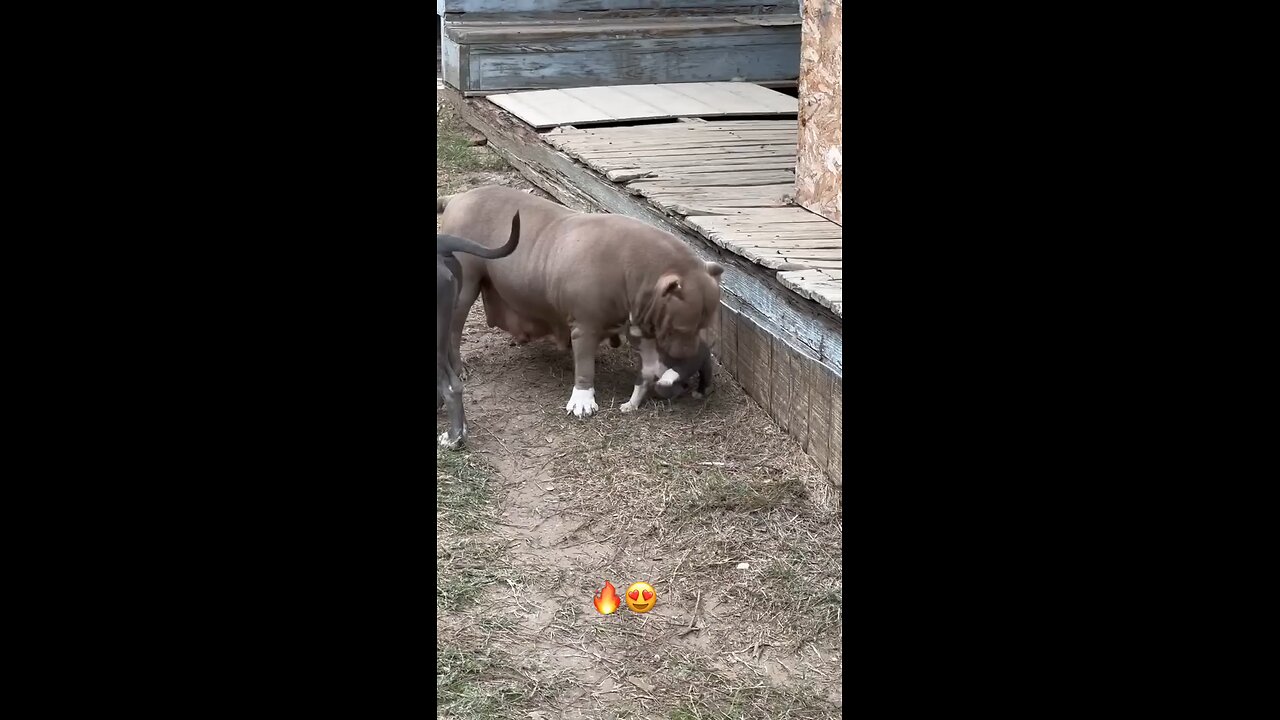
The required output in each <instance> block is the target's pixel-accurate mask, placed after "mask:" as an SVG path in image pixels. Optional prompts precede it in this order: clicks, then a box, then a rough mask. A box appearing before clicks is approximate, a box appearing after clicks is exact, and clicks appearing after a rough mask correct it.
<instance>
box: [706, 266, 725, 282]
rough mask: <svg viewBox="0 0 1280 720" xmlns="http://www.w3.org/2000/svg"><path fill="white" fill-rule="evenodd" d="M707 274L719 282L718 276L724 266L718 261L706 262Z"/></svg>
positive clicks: (721, 273) (722, 271) (722, 272)
mask: <svg viewBox="0 0 1280 720" xmlns="http://www.w3.org/2000/svg"><path fill="white" fill-rule="evenodd" d="M707 274H709V275H710V276H711V277H713V278H715V281H716V282H720V276H721V275H723V274H724V266H723V265H721V264H720V263H716V262H709V263H707Z"/></svg>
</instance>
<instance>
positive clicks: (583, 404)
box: [564, 325, 601, 417]
mask: <svg viewBox="0 0 1280 720" xmlns="http://www.w3.org/2000/svg"><path fill="white" fill-rule="evenodd" d="M569 336H570V338H571V340H572V342H573V374H574V379H573V394H572V395H570V396H569V403H568V404H567V405H565V406H564V409H565V410H566V411H568V412H571V413H573V414H574V415H575V416H576V417H582V416H584V415H591V414H592V413H594V412H595V411H597V410H599V409H600V406H599V405H596V387H595V381H596V348H597V347H598V346H599V345H600V337H601V336H600V333H598V332H593V331H591V330H588V329H586V328H583V327H579V326H576V325H575V326H574V328H573V332H571V333H570V335H569Z"/></svg>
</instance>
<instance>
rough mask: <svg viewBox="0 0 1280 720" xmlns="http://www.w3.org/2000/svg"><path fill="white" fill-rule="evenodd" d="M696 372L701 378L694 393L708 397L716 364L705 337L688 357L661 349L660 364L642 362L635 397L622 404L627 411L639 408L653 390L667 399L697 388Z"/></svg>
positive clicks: (637, 376) (659, 354) (697, 395)
mask: <svg viewBox="0 0 1280 720" xmlns="http://www.w3.org/2000/svg"><path fill="white" fill-rule="evenodd" d="M694 376H697V378H698V382H697V388H696V389H694V390H693V397H695V398H703V397H706V396H707V395H708V394H710V393H711V389H712V388H711V384H712V365H711V348H710V346H708V345H707V342H706V341H705V340H701V341H700V342H699V344H698V351H697V352H696V353H694V354H693V355H691V356H689V357H687V358H683V359H675V358H672V357H671V356H670V355H667V354H665V353H662V352H659V353H658V363H657V364H656V365H652V364H651V365H645V364H643V363H642V364H641V366H640V372H639V373H638V374H637V375H636V384H635V388H634V389H632V391H631V399H630V400H628V401H627V402H625V403H623V404H622V407H621V410H622V412H624V413H625V412H633V411H635V410H638V409H639V408H640V404H641V403H643V402H644V400H645V398H646V397H647V396H648V395H649V391H650V390H652V391H654V392H655V393H656V394H657V395H658V397H661V398H662V399H664V400H674V399H675V398H678V397H680V396H681V395H683V394H685V393H686V392H688V391H689V390H690V389H691V388H694Z"/></svg>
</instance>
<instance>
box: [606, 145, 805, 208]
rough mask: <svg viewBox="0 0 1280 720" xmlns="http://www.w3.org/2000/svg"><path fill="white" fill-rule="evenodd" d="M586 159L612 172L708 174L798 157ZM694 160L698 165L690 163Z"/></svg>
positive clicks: (779, 165)
mask: <svg viewBox="0 0 1280 720" xmlns="http://www.w3.org/2000/svg"><path fill="white" fill-rule="evenodd" d="M586 162H587V164H588V165H590V166H591V167H593V168H595V169H596V170H600V171H602V172H611V171H614V170H628V171H630V170H647V171H650V172H653V171H660V172H667V173H704V172H724V171H726V170H729V171H735V172H736V171H738V170H742V169H745V168H754V169H759V170H777V169H790V168H793V167H795V159H794V158H788V157H778V156H761V157H752V156H749V155H748V156H738V157H728V158H719V157H712V158H707V159H705V160H678V159H674V158H673V159H670V160H668V161H667V162H661V161H660V159H659V160H657V161H655V162H641V161H640V160H639V159H638V158H627V159H626V160H622V161H611V160H598V159H594V158H593V159H589V160H587V161H586ZM691 162H692V163H694V164H692V165H690V164H687V163H691ZM676 163H680V164H676ZM610 179H612V178H610ZM778 185H779V186H780V187H781V186H786V187H792V185H791V183H778ZM724 199H726V200H731V199H733V198H730V197H725V198H724Z"/></svg>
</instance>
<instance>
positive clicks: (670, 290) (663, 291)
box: [636, 273, 682, 337]
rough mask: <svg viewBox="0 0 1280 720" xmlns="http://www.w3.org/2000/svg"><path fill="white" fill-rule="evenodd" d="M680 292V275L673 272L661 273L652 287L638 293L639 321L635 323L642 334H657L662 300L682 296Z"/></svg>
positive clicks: (646, 335)
mask: <svg viewBox="0 0 1280 720" xmlns="http://www.w3.org/2000/svg"><path fill="white" fill-rule="evenodd" d="M680 293H681V287H680V276H679V275H676V274H674V273H668V274H666V275H663V276H662V277H660V278H658V282H657V283H655V284H654V286H653V287H652V288H649V289H647V290H645V291H643V292H641V293H640V302H639V307H640V313H639V320H640V321H639V322H638V323H636V324H637V325H639V326H640V334H641V335H642V336H644V337H654V336H655V335H656V334H657V331H658V318H659V314H660V311H661V309H662V304H663V303H662V301H663V300H665V299H666V298H668V297H671V296H672V295H674V296H676V297H682V295H681V294H680Z"/></svg>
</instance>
